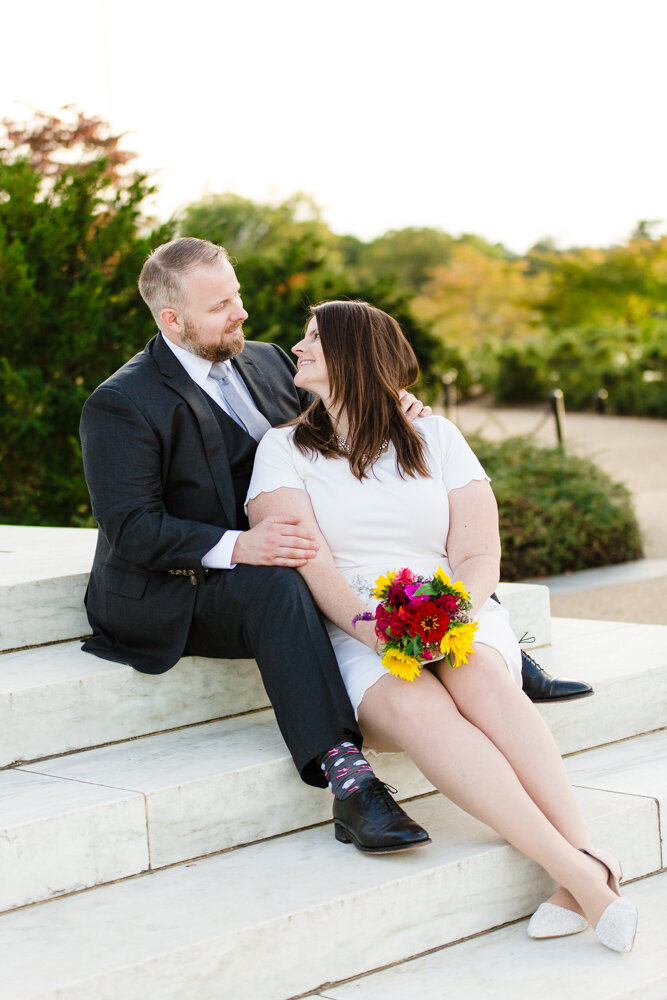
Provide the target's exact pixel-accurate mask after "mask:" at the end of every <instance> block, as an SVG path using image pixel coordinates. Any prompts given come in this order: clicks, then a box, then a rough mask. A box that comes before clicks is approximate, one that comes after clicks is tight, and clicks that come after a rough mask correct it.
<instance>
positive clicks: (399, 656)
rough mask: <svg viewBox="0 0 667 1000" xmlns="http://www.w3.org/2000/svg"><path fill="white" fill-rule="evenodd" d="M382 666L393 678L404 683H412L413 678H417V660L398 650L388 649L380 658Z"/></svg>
mask: <svg viewBox="0 0 667 1000" xmlns="http://www.w3.org/2000/svg"><path fill="white" fill-rule="evenodd" d="M382 666H383V667H385V668H386V669H387V670H388V671H389V673H390V674H393V675H394V677H400V678H401V680H404V681H413V680H414V679H415V677H419V671H420V667H419V660H416V659H415V657H414V656H408V655H407V654H406V653H402V652H401V650H400V649H388V650H387V652H386V653H385V654H384V656H383V657H382Z"/></svg>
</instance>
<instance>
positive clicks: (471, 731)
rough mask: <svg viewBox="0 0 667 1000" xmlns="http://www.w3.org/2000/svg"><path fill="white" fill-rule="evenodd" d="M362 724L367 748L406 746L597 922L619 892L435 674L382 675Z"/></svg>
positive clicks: (433, 777) (438, 782) (455, 797)
mask: <svg viewBox="0 0 667 1000" xmlns="http://www.w3.org/2000/svg"><path fill="white" fill-rule="evenodd" d="M359 722H360V725H361V729H362V732H363V733H364V736H365V742H366V743H368V745H369V746H375V747H378V748H379V747H385V746H387V745H398V746H399V747H400V748H402V749H404V750H406V751H407V753H408V754H409V755H410V756H411V757H412V759H413V760H414V761H415V763H416V764H417V766H418V767H419V768H420V770H421V771H422V773H423V774H424V775H425V776H426V777H427V778H428V779H429V780H430V781H431V782H432V783H433V784H434V785H435V787H436V788H438V789H439V790H440V791H441V792H442V793H443V794H444V795H446V796H447V797H448V798H450V799H451V800H452V801H453V802H455V803H456V804H457V805H459V806H460V807H461V808H462V809H465V810H466V812H469V813H470V814H471V815H473V816H475V817H476V818H477V819H480V820H481V821H482V822H484V823H486V824H487V825H488V826H490V827H492V828H493V829H494V830H496V832H497V833H499V834H500V836H501V837H503V838H504V839H505V840H507V841H509V842H510V843H511V844H513V845H514V846H515V847H517V848H518V849H519V850H520V851H522V852H523V853H524V854H525V855H527V856H528V857H530V858H532V859H533V860H534V861H536V862H537V863H538V864H540V865H542V867H543V868H545V869H546V871H547V872H549V874H550V875H551V877H552V878H554V879H555V880H556V881H557V882H558V883H559V884H560V885H563V886H565V887H566V888H567V889H568V890H569V891H570V892H572V894H573V895H574V897H575V898H576V899H577V900H578V902H579V904H580V905H581V907H582V909H583V910H584V912H585V913H586V915H587V916H588V918H589V920H591V921H592V922H594V923H597V920H598V919H599V917H600V914H601V913H602V911H603V910H604V909H605V907H606V906H607V905H608V904H609V903H610V902H612V901H613V899H615V898H616V897H615V895H614V893H613V892H612V891H611V889H609V888H608V887H607V885H606V874H605V871H604V869H603V868H602V867H601V866H600V865H599V864H597V863H596V862H594V861H592V859H590V858H588V857H587V856H586V855H584V854H582V853H581V852H580V851H578V850H577V849H576V848H575V847H573V846H572V845H571V844H570V843H569V842H568V840H567V838H565V837H563V836H562V834H560V833H559V832H558V830H557V829H556V828H555V826H554V825H553V824H552V823H551V822H550V821H549V819H547V817H546V816H545V815H544V813H543V812H542V811H541V810H540V808H539V807H538V806H537V805H536V803H535V802H534V801H533V800H532V798H531V797H530V795H529V794H528V793H527V791H526V790H525V788H524V787H523V785H522V783H521V782H520V781H519V779H518V777H517V775H516V774H515V773H514V770H513V769H512V766H511V765H510V763H509V762H508V760H507V759H506V758H505V757H504V755H503V754H502V753H501V752H500V750H499V749H498V748H497V747H496V746H495V745H494V744H493V742H492V741H491V740H490V739H489V738H488V737H487V736H486V735H485V734H484V733H483V732H482V731H481V730H480V729H478V728H477V727H476V726H475V725H474V724H473V723H471V722H469V721H468V720H467V719H465V718H464V717H463V716H462V715H461V713H460V712H459V710H458V708H457V706H456V704H455V702H454V701H453V699H452V697H451V695H450V694H449V692H448V691H447V690H446V688H445V686H444V685H443V684H441V683H440V681H439V680H438V679H437V678H435V677H434V676H432V675H431V674H430V673H429V672H427V671H424V672H423V673H422V675H421V677H419V678H418V679H417V680H416V681H414V682H413V683H411V684H408V683H407V682H405V681H401V680H398V679H397V678H395V677H392V676H390V675H387V676H386V677H383V678H382V679H381V680H379V681H378V682H377V683H376V684H374V685H373V686H372V687H371V688H369V690H368V691H367V692H366V694H365V695H364V698H363V701H362V703H361V706H360V708H359Z"/></svg>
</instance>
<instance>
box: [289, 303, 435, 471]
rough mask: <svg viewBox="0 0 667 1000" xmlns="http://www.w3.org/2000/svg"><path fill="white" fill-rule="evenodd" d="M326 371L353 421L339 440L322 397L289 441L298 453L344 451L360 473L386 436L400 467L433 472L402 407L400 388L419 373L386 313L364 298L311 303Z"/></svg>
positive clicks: (336, 399) (338, 405)
mask: <svg viewBox="0 0 667 1000" xmlns="http://www.w3.org/2000/svg"><path fill="white" fill-rule="evenodd" d="M310 311H311V315H312V316H314V317H315V321H316V323H317V329H318V332H319V337H320V343H321V344H322V353H323V354H324V360H325V362H326V366H327V372H328V375H329V386H330V392H331V403H332V404H333V406H334V408H335V409H344V410H345V411H346V413H347V418H348V421H349V425H350V430H349V434H348V437H347V442H346V446H345V447H343V446H341V444H340V442H339V440H338V437H337V435H336V431H335V429H334V425H333V423H332V421H331V418H330V417H329V414H328V413H327V410H326V408H325V406H324V403H323V402H322V400H321V399H317V400H315V402H314V403H313V404H312V405H311V406H310V407H309V408H308V409H307V410H306V412H305V413H304V414H303V415H302V416H301V417H300V418H299V420H298V421H297V424H296V429H295V432H294V443H295V444H296V446H297V447H298V448H299V450H300V451H302V452H303V453H308V452H310V453H312V452H314V451H317V452H320V453H321V454H322V455H326V456H329V457H333V456H335V455H345V456H346V457H347V458H348V460H349V463H350V468H351V469H352V472H353V473H354V475H355V476H356V477H357V479H364V478H365V477H366V475H367V472H368V469H369V467H370V466H372V464H373V462H374V461H375V460H376V458H377V457H378V456H379V455H380V454H381V452H382V450H383V448H384V447H385V446H386V444H387V442H389V441H390V442H391V443H392V444H393V445H394V447H395V448H396V466H397V468H398V470H399V472H400V473H401V475H408V476H428V475H430V473H429V469H428V466H427V464H426V459H425V457H424V443H423V441H422V439H421V437H420V436H419V434H418V433H417V431H416V430H415V428H414V427H413V426H412V424H411V423H410V421H409V420H408V419H407V417H406V416H405V415H404V413H403V411H402V409H401V406H400V402H399V397H398V393H399V390H400V389H403V388H405V387H407V386H409V385H411V384H412V383H413V382H414V381H415V380H416V379H417V376H418V375H419V365H418V364H417V358H416V357H415V353H414V351H413V350H412V348H411V347H410V344H409V343H408V341H407V340H406V338H405V336H404V334H403V331H402V330H401V328H400V326H399V325H398V323H397V322H396V320H395V319H392V317H391V316H389V315H388V314H387V313H385V312H382V310H381V309H376V308H375V306H371V305H369V304H368V303H367V302H343V301H338V302H322V303H320V305H317V306H311V310H310Z"/></svg>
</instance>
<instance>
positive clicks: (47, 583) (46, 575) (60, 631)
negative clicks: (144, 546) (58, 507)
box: [0, 524, 97, 650]
mask: <svg viewBox="0 0 667 1000" xmlns="http://www.w3.org/2000/svg"><path fill="white" fill-rule="evenodd" d="M96 543H97V530H96V529H90V528H32V527H24V526H22V525H9V524H2V525H0V609H1V610H0V650H5V649H16V648H20V647H24V646H32V645H37V644H39V643H45V642H57V641H59V640H61V639H74V638H76V637H77V636H82V635H88V634H89V633H90V626H89V624H88V619H87V618H86V613H85V609H84V606H83V595H84V594H85V592H86V586H87V585H88V575H89V573H90V567H91V566H92V564H93V556H94V554H95V545H96Z"/></svg>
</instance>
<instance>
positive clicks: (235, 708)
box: [0, 643, 269, 767]
mask: <svg viewBox="0 0 667 1000" xmlns="http://www.w3.org/2000/svg"><path fill="white" fill-rule="evenodd" d="M268 703H269V702H268V698H267V696H266V692H265V691H264V687H263V685H262V680H261V677H260V674H259V670H258V669H257V665H256V664H255V661H254V660H213V659H208V658H204V657H184V658H183V659H182V660H180V661H179V662H178V663H177V664H176V666H175V667H173V668H172V669H171V670H168V671H167V672H166V673H165V674H160V675H159V676H153V675H150V674H141V673H139V672H138V671H136V670H134V669H133V668H132V667H128V666H127V665H125V664H122V663H112V662H111V661H109V660H102V659H100V658H99V657H97V656H91V654H90V653H84V652H83V651H82V650H81V647H80V645H79V643H62V644H60V645H57V646H43V647H41V648H38V649H27V650H20V651H18V652H16V653H5V654H4V656H0V767H3V766H6V765H8V764H13V763H14V762H16V761H27V760H35V759H37V758H40V757H48V756H51V755H53V754H61V753H66V752H68V751H70V750H80V749H82V748H84V747H88V746H100V745H101V744H104V743H111V742H114V741H118V740H126V739H130V738H132V737H135V736H143V735H145V734H146V733H151V732H161V731H162V730H164V729H173V728H176V727H178V726H187V725H192V724H193V723H198V722H203V721H205V720H209V719H216V718H221V717H223V716H229V715H236V714H239V713H241V712H247V711H251V710H253V709H258V708H263V707H266V706H267V705H268Z"/></svg>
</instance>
